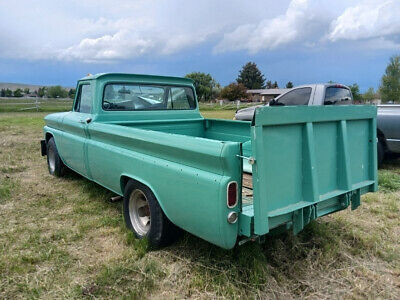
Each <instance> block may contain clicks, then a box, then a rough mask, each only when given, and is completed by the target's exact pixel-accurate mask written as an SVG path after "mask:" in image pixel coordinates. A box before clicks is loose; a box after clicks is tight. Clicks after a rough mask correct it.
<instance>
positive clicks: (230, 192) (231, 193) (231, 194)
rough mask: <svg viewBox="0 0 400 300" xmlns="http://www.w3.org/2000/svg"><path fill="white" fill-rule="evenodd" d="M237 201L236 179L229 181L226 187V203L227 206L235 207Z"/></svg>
mask: <svg viewBox="0 0 400 300" xmlns="http://www.w3.org/2000/svg"><path fill="white" fill-rule="evenodd" d="M237 202H238V186H237V182H236V181H231V182H229V184H228V188H227V205H228V207H229V208H232V207H235V206H236V204H237Z"/></svg>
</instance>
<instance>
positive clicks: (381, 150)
mask: <svg viewBox="0 0 400 300" xmlns="http://www.w3.org/2000/svg"><path fill="white" fill-rule="evenodd" d="M377 152H378V168H380V167H381V166H382V163H383V160H384V158H385V150H384V148H383V145H382V142H381V141H380V140H378V145H377Z"/></svg>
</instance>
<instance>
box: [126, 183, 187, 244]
mask: <svg viewBox="0 0 400 300" xmlns="http://www.w3.org/2000/svg"><path fill="white" fill-rule="evenodd" d="M123 211H124V219H125V224H126V226H127V227H128V228H129V229H130V230H132V231H133V233H134V234H135V236H136V237H137V238H139V239H143V238H147V239H148V241H149V244H150V246H151V247H152V248H160V247H164V246H168V245H169V244H171V243H172V242H173V241H174V240H175V239H176V237H177V236H178V232H179V229H178V227H176V226H175V225H174V224H172V223H171V221H170V220H168V218H167V217H166V216H165V214H164V212H163V211H162V209H161V207H160V205H159V204H158V201H157V198H156V197H155V196H154V194H153V193H152V191H151V190H150V189H149V188H148V187H147V186H145V185H143V184H141V183H139V182H137V181H134V180H129V181H128V183H127V184H126V186H125V191H124V203H123Z"/></svg>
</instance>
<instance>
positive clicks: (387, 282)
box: [0, 110, 400, 299]
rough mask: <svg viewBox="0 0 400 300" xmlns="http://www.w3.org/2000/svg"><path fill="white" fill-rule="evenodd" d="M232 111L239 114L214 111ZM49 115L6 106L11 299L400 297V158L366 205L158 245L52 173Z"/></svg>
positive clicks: (0, 128) (5, 289)
mask: <svg viewBox="0 0 400 300" xmlns="http://www.w3.org/2000/svg"><path fill="white" fill-rule="evenodd" d="M203 114H204V116H206V117H220V118H232V117H233V115H234V111H232V110H218V111H205V112H204V113H203ZM45 115H46V113H42V112H39V113H36V112H30V113H28V112H25V113H12V112H8V113H0V219H1V221H0V298H8V299H14V298H39V297H40V298H82V297H86V298H111V297H127V298H139V297H146V298H150V297H151V298H165V297H166V298H187V297H193V298H216V297H227V298H228V297H229V298H236V297H244V298H254V297H259V298H281V299H288V298H314V299H315V298H355V299H358V298H386V299H399V298H400V247H399V244H400V218H399V215H400V162H399V161H398V160H392V161H390V162H389V163H388V164H386V165H385V166H384V168H383V169H382V170H380V171H379V183H380V184H379V185H380V191H379V192H378V193H374V194H368V195H366V196H363V198H362V205H361V207H360V208H359V209H357V210H355V211H350V210H346V211H342V212H339V213H336V214H333V215H331V216H326V217H323V218H320V219H319V220H317V221H314V222H312V223H311V224H309V225H308V226H307V227H306V228H305V230H304V231H303V232H301V233H300V234H299V235H297V236H292V235H291V234H290V233H287V234H283V235H281V236H278V237H273V238H272V237H268V238H267V240H266V243H265V244H262V245H259V244H257V243H248V244H245V245H243V246H241V247H237V248H235V249H233V250H231V251H225V250H222V249H220V248H218V247H215V246H212V245H210V244H209V243H207V242H205V241H202V240H200V239H198V238H196V237H194V236H192V235H190V234H185V235H184V237H183V238H182V239H181V240H180V241H178V242H177V243H176V244H174V245H172V246H170V247H168V248H165V249H162V250H159V251H148V250H147V246H146V242H145V241H139V240H136V239H135V238H134V236H133V234H132V233H131V232H129V231H128V230H126V229H125V225H124V223H123V219H122V214H121V203H110V202H109V201H108V199H109V198H110V196H111V193H110V192H108V191H107V190H105V189H103V188H101V187H100V186H98V185H96V184H94V183H91V182H89V181H88V180H86V179H84V178H82V177H80V176H78V175H74V174H69V175H68V176H67V177H66V178H63V179H59V178H55V177H52V176H50V175H49V174H48V171H47V166H46V160H45V158H43V157H41V156H40V153H39V152H40V151H39V140H40V138H41V136H42V126H43V117H44V116H45Z"/></svg>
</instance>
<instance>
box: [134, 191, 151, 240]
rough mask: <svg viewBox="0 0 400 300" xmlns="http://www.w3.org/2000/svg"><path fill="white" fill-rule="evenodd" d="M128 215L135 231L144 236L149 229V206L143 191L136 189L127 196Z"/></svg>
mask: <svg viewBox="0 0 400 300" xmlns="http://www.w3.org/2000/svg"><path fill="white" fill-rule="evenodd" d="M129 216H130V219H131V223H132V226H133V228H134V229H135V231H136V232H137V233H138V234H139V235H142V236H145V235H146V234H147V233H148V232H149V230H150V207H149V202H148V201H147V198H146V196H145V195H144V193H143V192H142V191H141V190H139V189H136V190H134V191H133V192H132V193H131V195H130V197H129Z"/></svg>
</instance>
